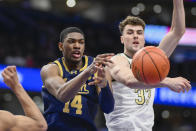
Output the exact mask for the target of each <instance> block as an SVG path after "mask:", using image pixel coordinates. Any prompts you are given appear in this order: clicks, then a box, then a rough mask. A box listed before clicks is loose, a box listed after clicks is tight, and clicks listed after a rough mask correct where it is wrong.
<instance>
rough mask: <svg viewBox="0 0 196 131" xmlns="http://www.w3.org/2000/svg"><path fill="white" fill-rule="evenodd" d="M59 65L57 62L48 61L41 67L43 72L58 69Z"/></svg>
mask: <svg viewBox="0 0 196 131" xmlns="http://www.w3.org/2000/svg"><path fill="white" fill-rule="evenodd" d="M57 69H58V66H57V65H56V64H55V63H48V64H46V65H44V66H43V67H42V68H41V72H47V71H51V70H52V71H53V70H57Z"/></svg>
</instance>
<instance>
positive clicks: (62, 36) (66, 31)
mask: <svg viewBox="0 0 196 131" xmlns="http://www.w3.org/2000/svg"><path fill="white" fill-rule="evenodd" d="M73 32H78V33H80V34H82V35H83V36H84V32H83V31H82V30H81V29H80V28H78V27H68V28H65V29H63V30H62V31H61V33H60V42H63V41H64V39H65V38H66V37H67V35H68V34H69V33H73Z"/></svg>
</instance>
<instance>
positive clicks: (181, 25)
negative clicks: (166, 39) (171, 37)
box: [171, 0, 185, 39]
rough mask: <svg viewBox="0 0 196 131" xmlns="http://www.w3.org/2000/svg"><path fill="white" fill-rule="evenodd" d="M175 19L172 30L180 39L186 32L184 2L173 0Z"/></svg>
mask: <svg viewBox="0 0 196 131" xmlns="http://www.w3.org/2000/svg"><path fill="white" fill-rule="evenodd" d="M173 5H174V7H173V8H174V9H173V18H172V26H171V29H172V31H173V32H174V33H175V35H176V36H177V37H178V38H179V39H180V38H181V37H182V35H183V34H184V32H185V12H184V3H183V0H173Z"/></svg>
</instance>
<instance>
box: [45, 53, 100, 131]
mask: <svg viewBox="0 0 196 131" xmlns="http://www.w3.org/2000/svg"><path fill="white" fill-rule="evenodd" d="M82 59H83V61H85V62H84V63H85V64H84V67H83V68H81V69H80V70H72V71H70V70H69V69H68V68H67V66H66V63H65V61H64V58H63V57H62V58H59V59H57V60H56V61H54V62H53V63H55V64H57V65H58V67H59V69H60V75H61V77H62V78H63V79H64V80H65V81H69V80H71V79H73V78H74V77H76V76H77V75H79V74H80V73H81V72H82V71H83V70H85V69H86V68H87V66H89V65H90V64H91V63H92V62H93V58H92V57H89V56H84V57H83V58H82ZM92 78H93V75H92V76H91V77H89V78H88V80H87V82H86V84H84V85H83V86H82V87H81V89H80V91H79V92H78V93H77V95H76V96H75V97H74V98H73V99H71V100H70V101H68V102H67V103H62V102H60V101H59V100H57V99H56V98H55V97H54V96H53V95H51V94H50V93H49V92H48V90H47V88H45V87H44V85H43V88H42V97H43V101H44V116H45V118H46V121H47V123H48V131H54V130H58V131H65V130H66V131H87V130H89V131H91V130H93V131H94V130H96V128H95V125H94V122H93V121H94V118H95V115H96V112H97V106H98V94H97V90H96V87H95V86H94V85H93V86H89V85H88V83H89V82H91V81H93V79H92Z"/></svg>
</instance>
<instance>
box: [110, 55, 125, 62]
mask: <svg viewBox="0 0 196 131" xmlns="http://www.w3.org/2000/svg"><path fill="white" fill-rule="evenodd" d="M111 60H112V61H114V62H127V60H126V58H125V57H124V56H123V53H119V54H116V55H115V56H113V57H112V58H111Z"/></svg>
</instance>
